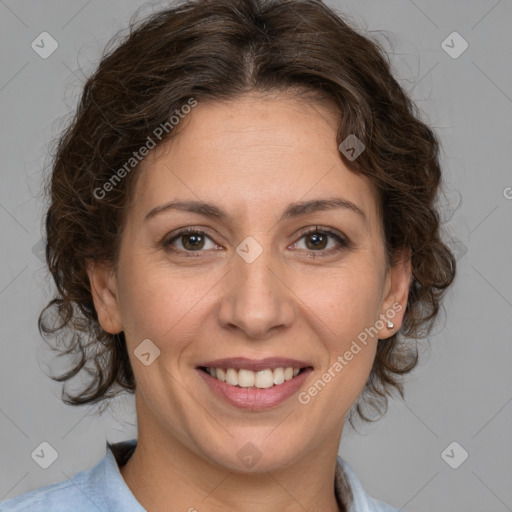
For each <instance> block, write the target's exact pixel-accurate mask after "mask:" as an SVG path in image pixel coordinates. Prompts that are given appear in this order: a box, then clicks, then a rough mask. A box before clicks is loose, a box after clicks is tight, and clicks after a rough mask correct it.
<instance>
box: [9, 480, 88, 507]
mask: <svg viewBox="0 0 512 512" xmlns="http://www.w3.org/2000/svg"><path fill="white" fill-rule="evenodd" d="M92 471H93V470H88V471H83V472H81V473H77V474H76V475H75V476H74V477H73V479H70V480H67V481H65V482H58V483H55V484H50V485H47V486H45V487H41V488H39V489H35V490H33V491H30V492H26V493H24V494H21V495H19V496H16V497H15V498H11V499H9V500H6V501H3V502H1V503H0V511H1V512H21V511H30V512H43V511H45V512H48V511H50V510H51V511H52V512H64V511H66V512H68V511H70V510H76V508H75V507H80V509H79V510H88V508H85V507H84V506H83V505H84V499H85V500H87V498H86V496H87V494H85V495H84V494H82V492H81V491H80V489H81V488H84V490H85V492H89V490H88V487H89V485H88V482H89V481H90V474H91V472H92ZM90 505H91V510H92V507H94V504H93V503H92V502H90ZM94 508H95V507H94ZM96 510H97V509H96Z"/></svg>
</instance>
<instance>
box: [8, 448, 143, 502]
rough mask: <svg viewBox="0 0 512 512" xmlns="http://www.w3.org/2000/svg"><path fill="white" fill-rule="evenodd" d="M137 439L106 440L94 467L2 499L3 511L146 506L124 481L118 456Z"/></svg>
mask: <svg viewBox="0 0 512 512" xmlns="http://www.w3.org/2000/svg"><path fill="white" fill-rule="evenodd" d="M135 442H136V441H135V440H131V441H126V442H122V443H116V444H115V445H110V444H109V443H107V454H106V455H105V457H103V459H101V460H100V461H99V462H98V463H97V464H96V465H95V466H94V467H93V468H91V469H88V470H85V471H80V472H79V473H76V474H75V475H74V476H73V477H72V478H70V479H68V480H66V481H64V482H58V483H54V484H50V485H47V486H45V487H41V488H39V489H35V490H33V491H29V492H26V493H24V494H21V495H19V496H16V497H15V498H11V499H8V500H6V501H3V502H0V512H22V511H23V512H25V511H30V512H43V511H44V512H50V511H51V512H70V511H80V512H88V511H94V512H98V510H113V511H114V510H115V511H118V510H123V511H128V510H137V511H139V510H143V509H142V508H141V507H140V504H138V502H136V500H135V498H134V497H133V495H131V493H130V492H129V489H128V487H126V485H124V482H123V480H122V476H121V475H120V473H119V468H118V464H117V459H116V457H115V454H118V455H119V457H122V455H123V453H124V454H125V455H126V454H129V453H131V451H133V448H134V446H135Z"/></svg>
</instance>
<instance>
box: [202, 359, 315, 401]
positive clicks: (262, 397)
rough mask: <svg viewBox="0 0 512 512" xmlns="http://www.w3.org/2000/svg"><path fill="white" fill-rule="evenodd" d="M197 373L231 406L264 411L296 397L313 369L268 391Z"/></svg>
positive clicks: (308, 369)
mask: <svg viewBox="0 0 512 512" xmlns="http://www.w3.org/2000/svg"><path fill="white" fill-rule="evenodd" d="M197 371H198V372H199V374H200V375H201V377H202V378H203V380H204V381H205V382H206V384H207V385H208V386H209V387H210V389H211V390H212V391H213V392H214V393H215V394H216V395H217V396H219V397H221V398H223V399H224V400H226V401H227V402H229V403H230V404H231V405H234V406H235V407H239V408H241V409H252V410H262V409H269V408H271V407H275V406H277V405H280V404H282V403H283V402H284V401H285V400H287V399H288V398H290V397H291V396H292V395H294V394H295V393H296V392H297V391H298V390H299V388H300V387H301V386H302V384H303V383H304V381H305V380H306V379H307V378H308V375H309V374H310V373H311V372H312V371H313V369H312V368H306V369H305V370H303V371H302V372H301V373H299V374H298V375H297V376H296V377H294V378H293V379H290V380H287V381H285V382H283V383H282V384H279V385H274V386H272V387H271V388H266V389H260V388H255V387H251V388H241V387H239V386H231V385H230V384H226V383H225V382H221V381H220V380H218V379H215V378H214V377H212V376H211V375H210V374H208V373H207V372H205V371H203V370H200V369H197Z"/></svg>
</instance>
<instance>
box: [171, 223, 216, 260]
mask: <svg viewBox="0 0 512 512" xmlns="http://www.w3.org/2000/svg"><path fill="white" fill-rule="evenodd" d="M163 247H164V249H166V250H168V251H171V252H179V253H184V254H186V253H194V252H197V253H198V255H199V253H201V252H206V251H207V250H208V249H215V248H217V245H216V244H215V243H214V242H213V240H212V239H211V238H210V236H208V234H207V233H205V232H204V231H202V230H200V229H191V228H189V229H185V230H182V231H180V232H178V233H175V234H174V235H173V236H172V237H171V238H169V239H167V240H166V241H164V242H163Z"/></svg>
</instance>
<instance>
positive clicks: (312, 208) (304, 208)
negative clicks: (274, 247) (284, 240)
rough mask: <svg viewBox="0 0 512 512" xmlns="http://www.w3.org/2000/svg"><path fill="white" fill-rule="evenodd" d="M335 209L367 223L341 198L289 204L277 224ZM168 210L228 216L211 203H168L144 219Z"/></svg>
mask: <svg viewBox="0 0 512 512" xmlns="http://www.w3.org/2000/svg"><path fill="white" fill-rule="evenodd" d="M337 208H343V209H345V210H348V211H351V212H354V213H356V214H358V215H359V216H361V217H362V218H363V219H364V220H365V221H367V218H366V215H365V213H364V211H363V210H362V209H361V208H360V207H359V206H357V205H356V204H354V203H353V202H351V201H349V200H347V199H343V198H341V197H334V198H330V199H313V200H311V201H298V202H295V203H290V204H289V205H288V206H287V207H286V208H285V210H284V211H283V213H282V215H281V218H280V219H279V222H281V221H283V220H288V219H292V218H295V217H300V216H301V215H307V214H308V213H313V212H316V211H322V210H334V209H337ZM169 210H180V211H185V212H191V213H198V214H199V215H204V216H205V217H211V218H216V219H219V220H226V219H227V218H228V214H227V213H226V212H225V211H223V210H222V209H221V208H219V207H218V206H215V205H214V204H211V203H205V202H202V201H170V202H168V203H165V204H162V205H160V206H156V207H155V208H153V209H152V210H151V211H150V212H149V213H148V214H147V215H146V216H145V218H144V221H147V220H149V219H151V218H153V217H155V216H156V215H158V214H160V213H163V212H166V211H169Z"/></svg>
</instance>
